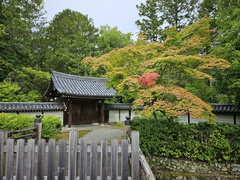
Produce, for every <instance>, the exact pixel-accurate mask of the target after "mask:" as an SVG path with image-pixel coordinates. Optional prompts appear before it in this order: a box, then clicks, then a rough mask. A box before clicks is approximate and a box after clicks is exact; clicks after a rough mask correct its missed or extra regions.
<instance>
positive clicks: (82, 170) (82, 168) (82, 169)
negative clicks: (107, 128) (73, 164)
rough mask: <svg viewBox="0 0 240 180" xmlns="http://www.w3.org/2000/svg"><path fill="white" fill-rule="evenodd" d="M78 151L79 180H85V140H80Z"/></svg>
mask: <svg viewBox="0 0 240 180" xmlns="http://www.w3.org/2000/svg"><path fill="white" fill-rule="evenodd" d="M80 144H81V149H80V179H81V180H86V175H87V143H86V140H85V139H81V142H80Z"/></svg>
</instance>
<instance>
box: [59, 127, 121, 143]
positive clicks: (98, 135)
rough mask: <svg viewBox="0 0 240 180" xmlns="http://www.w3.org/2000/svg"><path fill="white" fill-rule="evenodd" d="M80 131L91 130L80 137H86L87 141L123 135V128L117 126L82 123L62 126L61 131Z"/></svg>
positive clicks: (118, 137)
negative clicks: (80, 124)
mask: <svg viewBox="0 0 240 180" xmlns="http://www.w3.org/2000/svg"><path fill="white" fill-rule="evenodd" d="M74 130H77V131H81V130H92V132H90V133H88V134H86V135H85V136H83V137H82V138H81V139H86V141H87V142H91V141H92V140H93V139H95V140H97V141H100V140H112V139H122V138H123V137H124V130H122V129H119V128H117V127H116V126H112V125H104V126H100V125H83V126H79V127H72V128H63V132H67V131H74Z"/></svg>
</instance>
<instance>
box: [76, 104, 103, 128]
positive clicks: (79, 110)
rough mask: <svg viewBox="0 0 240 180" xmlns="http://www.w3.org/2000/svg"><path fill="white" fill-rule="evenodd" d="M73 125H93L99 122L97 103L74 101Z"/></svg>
mask: <svg viewBox="0 0 240 180" xmlns="http://www.w3.org/2000/svg"><path fill="white" fill-rule="evenodd" d="M72 108H73V109H72V118H73V119H72V125H81V124H92V123H93V122H96V121H97V117H98V116H97V113H98V109H97V108H98V106H97V101H77V100H76V101H73V107H72Z"/></svg>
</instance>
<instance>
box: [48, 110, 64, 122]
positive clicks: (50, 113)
mask: <svg viewBox="0 0 240 180" xmlns="http://www.w3.org/2000/svg"><path fill="white" fill-rule="evenodd" d="M44 115H45V116H47V115H52V116H56V117H60V120H61V122H62V125H63V111H52V112H51V111H50V112H44Z"/></svg>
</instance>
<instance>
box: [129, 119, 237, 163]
mask: <svg viewBox="0 0 240 180" xmlns="http://www.w3.org/2000/svg"><path fill="white" fill-rule="evenodd" d="M132 130H138V131H139V132H140V146H141V150H142V151H143V152H144V154H146V155H155V156H164V157H171V158H186V159H189V160H198V161H205V162H226V161H232V162H239V161H240V125H233V124H229V123H217V124H208V123H205V122H201V123H198V124H193V123H192V124H183V123H180V122H179V121H178V120H167V119H164V118H159V119H135V120H132Z"/></svg>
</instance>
